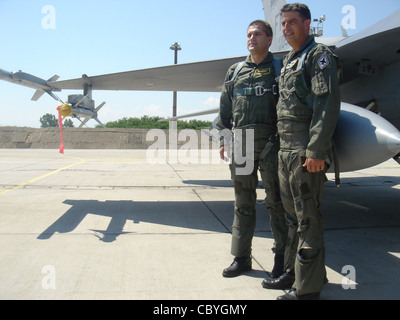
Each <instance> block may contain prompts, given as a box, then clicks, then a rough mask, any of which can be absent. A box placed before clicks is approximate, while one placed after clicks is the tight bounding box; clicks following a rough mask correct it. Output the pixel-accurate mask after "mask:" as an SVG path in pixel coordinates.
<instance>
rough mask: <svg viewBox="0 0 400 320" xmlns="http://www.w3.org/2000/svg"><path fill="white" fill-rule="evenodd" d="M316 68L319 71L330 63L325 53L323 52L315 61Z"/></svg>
mask: <svg viewBox="0 0 400 320" xmlns="http://www.w3.org/2000/svg"><path fill="white" fill-rule="evenodd" d="M317 63H318V66H319V68H320V69H321V70H323V69H325V68H326V67H327V66H329V65H330V61H329V58H328V55H327V54H326V52H324V53H323V54H322V55H321V56H320V57H319V58H318V60H317Z"/></svg>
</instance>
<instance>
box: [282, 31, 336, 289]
mask: <svg viewBox="0 0 400 320" xmlns="http://www.w3.org/2000/svg"><path fill="white" fill-rule="evenodd" d="M303 52H306V54H304V56H303V55H302V53H303ZM302 57H303V59H304V63H302ZM299 64H302V65H299ZM279 88H280V91H279V93H280V98H279V101H278V104H277V116H278V124H277V127H278V133H279V136H280V151H279V180H280V191H281V197H282V201H283V205H284V208H285V211H286V212H287V222H288V225H289V235H288V246H287V248H286V252H285V266H286V269H287V270H293V268H294V271H295V283H294V285H293V287H294V288H296V291H297V294H298V295H302V294H308V293H316V292H320V291H321V290H322V286H323V283H324V281H325V279H326V270H325V248H324V238H323V221H322V216H321V214H320V211H319V204H320V199H321V193H322V188H323V183H324V181H325V179H326V177H325V172H326V170H327V169H328V167H329V165H330V163H331V162H332V157H331V149H332V144H331V138H332V135H333V132H334V130H335V126H336V122H337V119H338V117H339V111H340V93H339V83H338V69H337V62H336V57H335V56H334V55H333V54H332V52H331V51H330V50H329V48H328V47H327V46H325V45H322V44H316V43H315V41H314V37H313V36H309V37H308V38H307V40H306V41H305V43H304V44H303V46H302V47H301V48H300V50H298V51H297V52H293V51H291V52H290V53H289V54H288V55H287V56H286V57H285V58H284V60H283V68H282V70H281V75H280V80H279ZM306 157H307V158H313V159H324V160H325V172H319V173H309V172H308V171H307V169H306V168H303V167H302V165H303V164H304V162H305V159H306Z"/></svg>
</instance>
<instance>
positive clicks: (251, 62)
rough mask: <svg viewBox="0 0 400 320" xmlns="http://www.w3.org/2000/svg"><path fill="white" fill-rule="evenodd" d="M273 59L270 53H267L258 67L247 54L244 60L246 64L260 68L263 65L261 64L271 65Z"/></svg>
mask: <svg viewBox="0 0 400 320" xmlns="http://www.w3.org/2000/svg"><path fill="white" fill-rule="evenodd" d="M273 59H274V56H273V54H272V53H271V51H268V55H267V57H266V58H265V59H264V60H263V61H262V62H261V63H260V64H259V65H257V64H255V63H254V62H253V61H252V60H251V54H249V55H248V56H247V58H246V63H248V64H252V65H254V66H261V65H263V64H265V63H271V62H272V61H273Z"/></svg>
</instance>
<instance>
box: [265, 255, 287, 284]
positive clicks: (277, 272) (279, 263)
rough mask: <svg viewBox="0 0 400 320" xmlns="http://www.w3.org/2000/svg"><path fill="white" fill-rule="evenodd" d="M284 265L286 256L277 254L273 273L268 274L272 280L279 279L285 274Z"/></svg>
mask: <svg viewBox="0 0 400 320" xmlns="http://www.w3.org/2000/svg"><path fill="white" fill-rule="evenodd" d="M283 265H284V255H283V254H280V253H275V257H274V267H273V269H272V271H271V272H267V274H268V276H269V277H270V278H279V277H280V276H281V275H283V274H284V273H285V271H284V270H283Z"/></svg>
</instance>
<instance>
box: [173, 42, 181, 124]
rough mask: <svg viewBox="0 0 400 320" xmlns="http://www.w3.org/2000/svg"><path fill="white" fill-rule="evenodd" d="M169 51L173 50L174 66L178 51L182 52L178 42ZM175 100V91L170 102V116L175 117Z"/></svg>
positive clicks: (176, 61)
mask: <svg viewBox="0 0 400 320" xmlns="http://www.w3.org/2000/svg"><path fill="white" fill-rule="evenodd" d="M170 49H171V50H174V53H175V54H174V64H177V63H178V51H179V50H182V48H181V46H180V45H179V44H178V42H175V43H174V44H173V45H172V46H171V47H170ZM176 100H177V94H176V91H174V92H173V101H172V116H173V117H176Z"/></svg>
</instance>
